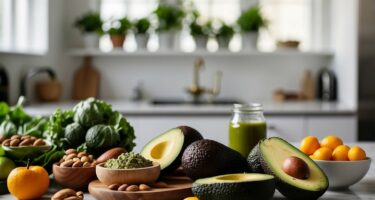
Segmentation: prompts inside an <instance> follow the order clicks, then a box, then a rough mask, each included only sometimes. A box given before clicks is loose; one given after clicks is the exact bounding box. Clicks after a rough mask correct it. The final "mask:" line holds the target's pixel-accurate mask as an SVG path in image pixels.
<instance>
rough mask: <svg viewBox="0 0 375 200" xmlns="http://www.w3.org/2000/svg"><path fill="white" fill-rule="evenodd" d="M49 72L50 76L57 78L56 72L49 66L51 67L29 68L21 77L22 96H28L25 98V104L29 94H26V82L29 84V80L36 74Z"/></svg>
mask: <svg viewBox="0 0 375 200" xmlns="http://www.w3.org/2000/svg"><path fill="white" fill-rule="evenodd" d="M44 72H45V73H47V74H48V76H49V77H50V78H51V79H52V80H54V79H55V78H56V74H55V72H54V71H53V70H52V69H51V68H49V67H40V68H36V69H31V70H29V71H28V72H27V73H26V74H25V75H24V76H23V77H22V78H21V84H20V96H24V97H25V98H26V100H25V104H26V103H27V96H26V84H27V81H28V80H29V79H30V78H32V77H34V76H35V75H37V74H39V73H44Z"/></svg>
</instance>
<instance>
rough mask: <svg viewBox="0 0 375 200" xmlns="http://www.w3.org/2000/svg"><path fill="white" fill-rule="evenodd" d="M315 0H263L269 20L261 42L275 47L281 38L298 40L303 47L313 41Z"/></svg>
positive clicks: (271, 47)
mask: <svg viewBox="0 0 375 200" xmlns="http://www.w3.org/2000/svg"><path fill="white" fill-rule="evenodd" d="M312 1H313V0H261V6H262V12H263V14H264V15H265V17H266V19H267V20H268V21H269V25H268V27H267V30H266V31H264V32H263V34H262V40H261V44H262V46H263V47H264V48H266V49H273V48H275V43H276V42H277V41H279V40H284V41H285V40H298V41H300V46H301V48H302V49H309V48H310V43H311V37H312V36H311V33H312V32H311V26H312V23H311V22H312V15H313V13H312Z"/></svg>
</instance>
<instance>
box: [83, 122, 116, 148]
mask: <svg viewBox="0 0 375 200" xmlns="http://www.w3.org/2000/svg"><path fill="white" fill-rule="evenodd" d="M119 143H120V135H119V134H118V132H116V130H115V128H114V127H113V126H110V125H103V124H99V125H95V126H93V127H91V128H90V129H89V130H88V131H87V134H86V145H87V148H88V150H89V152H90V153H92V154H94V155H100V154H102V153H104V152H105V151H107V150H108V149H111V148H113V147H116V146H117V145H118V144H119Z"/></svg>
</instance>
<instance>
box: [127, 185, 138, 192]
mask: <svg viewBox="0 0 375 200" xmlns="http://www.w3.org/2000/svg"><path fill="white" fill-rule="evenodd" d="M126 191H128V192H136V191H139V187H138V185H131V186H129V187H127V188H126Z"/></svg>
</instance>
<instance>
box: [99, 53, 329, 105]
mask: <svg viewBox="0 0 375 200" xmlns="http://www.w3.org/2000/svg"><path fill="white" fill-rule="evenodd" d="M194 60H195V57H194V56H190V55H189V56H126V57H96V58H95V59H94V63H95V66H96V67H97V69H98V70H99V71H100V73H101V88H100V94H101V98H104V99H128V98H131V96H132V92H133V88H134V87H135V86H136V85H137V83H138V82H143V84H144V88H145V89H146V91H147V93H148V94H149V95H151V96H152V97H164V98H168V97H176V98H188V97H189V96H188V95H187V93H186V92H185V89H186V88H187V87H188V86H190V85H191V84H192V76H193V63H194ZM205 62H206V66H205V68H204V69H203V70H202V71H201V74H200V75H201V76H200V80H201V84H202V86H204V87H213V82H214V74H215V72H216V71H217V70H220V71H222V72H223V79H222V91H221V93H220V95H219V97H222V98H224V97H226V98H239V99H240V100H245V101H263V100H269V99H271V98H272V93H273V91H274V90H275V89H277V88H284V89H286V90H299V88H300V82H301V79H302V77H303V73H304V71H305V70H311V71H313V72H314V74H316V72H317V70H319V69H320V67H323V66H327V65H329V63H330V59H329V58H327V57H314V58H313V57H309V56H276V57H270V56H259V57H256V56H249V57H242V56H221V57H219V56H207V58H205Z"/></svg>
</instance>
